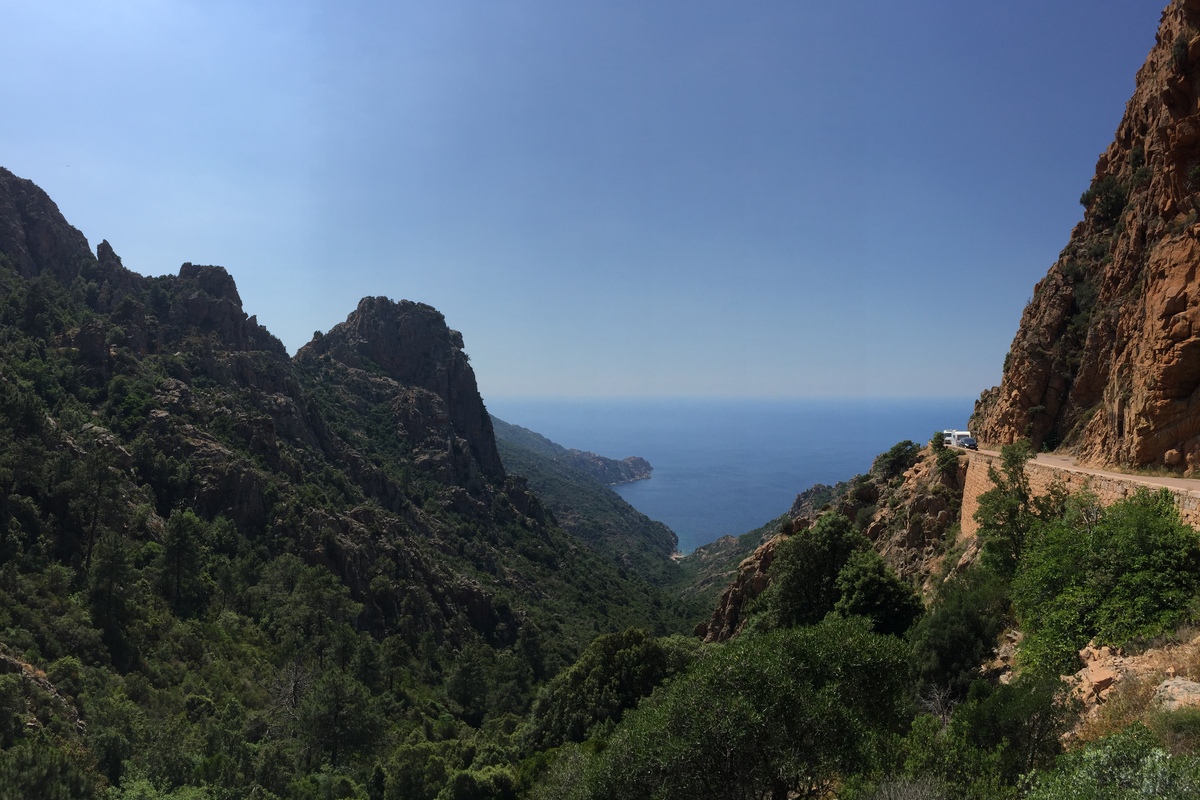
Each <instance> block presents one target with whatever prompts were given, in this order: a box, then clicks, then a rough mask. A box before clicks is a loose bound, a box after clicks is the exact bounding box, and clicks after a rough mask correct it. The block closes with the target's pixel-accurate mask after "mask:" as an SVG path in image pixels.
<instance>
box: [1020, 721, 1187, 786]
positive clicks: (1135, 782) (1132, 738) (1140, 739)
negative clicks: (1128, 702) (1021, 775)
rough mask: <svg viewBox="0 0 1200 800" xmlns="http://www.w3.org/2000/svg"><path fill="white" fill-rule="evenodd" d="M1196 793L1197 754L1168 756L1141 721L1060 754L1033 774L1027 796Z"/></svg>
mask: <svg viewBox="0 0 1200 800" xmlns="http://www.w3.org/2000/svg"><path fill="white" fill-rule="evenodd" d="M1198 792H1200V759H1196V758H1195V757H1193V756H1174V757H1172V756H1170V755H1168V754H1167V753H1166V752H1165V751H1163V750H1162V749H1161V748H1159V747H1158V746H1157V743H1156V742H1155V741H1154V736H1153V735H1152V734H1151V733H1150V731H1148V730H1146V728H1145V727H1143V726H1142V725H1134V726H1132V727H1131V728H1129V729H1128V730H1126V731H1123V732H1122V733H1118V734H1116V735H1115V736H1110V737H1108V738H1107V739H1101V740H1100V741H1098V742H1095V743H1093V744H1091V745H1088V746H1087V747H1085V748H1084V749H1082V750H1079V751H1076V752H1073V753H1068V754H1066V755H1064V756H1063V757H1062V758H1061V759H1060V760H1059V763H1058V768H1057V769H1055V770H1053V771H1049V772H1044V773H1039V774H1037V775H1034V776H1033V779H1032V780H1031V781H1030V791H1029V793H1028V794H1027V795H1026V798H1027V800H1110V799H1111V800H1143V799H1144V800H1151V798H1157V799H1160V800H1184V799H1185V798H1194V797H1196V796H1197V793H1198Z"/></svg>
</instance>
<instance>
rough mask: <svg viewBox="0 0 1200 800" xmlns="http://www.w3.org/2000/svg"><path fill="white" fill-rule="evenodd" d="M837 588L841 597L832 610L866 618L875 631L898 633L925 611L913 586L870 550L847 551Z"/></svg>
mask: <svg viewBox="0 0 1200 800" xmlns="http://www.w3.org/2000/svg"><path fill="white" fill-rule="evenodd" d="M837 588H838V591H839V593H840V594H841V596H840V597H839V598H838V600H837V602H836V603H834V605H833V610H834V611H837V612H838V613H839V614H843V615H847V616H849V615H855V614H857V615H859V616H862V617H866V618H867V619H869V620H871V624H872V625H873V626H874V628H875V631H876V632H877V633H886V634H891V635H893V636H900V635H902V634H903V633H904V632H905V631H907V630H908V629H909V628H910V627H912V624H913V623H914V622H915V621H916V620H917V618H918V617H920V616H921V613H922V612H923V611H924V610H925V607H924V606H923V605H922V604H921V598H920V597H918V596H917V593H916V591H914V590H913V587H911V586H909V585H908V584H907V583H905V582H904V581H902V580H900V578H899V577H897V576H896V573H895V571H893V570H892V568H891V567H889V566H888V565H887V563H886V562H885V561H884V560H883V558H881V557H880V555H879V554H878V553H876V552H875V551H874V550H857V551H855V552H853V553H851V554H850V557H849V559H847V561H846V565H845V566H844V567H842V569H841V571H840V572H838V576H837Z"/></svg>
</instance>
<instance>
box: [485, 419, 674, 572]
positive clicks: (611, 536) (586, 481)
mask: <svg viewBox="0 0 1200 800" xmlns="http://www.w3.org/2000/svg"><path fill="white" fill-rule="evenodd" d="M492 426H493V429H494V430H495V432H496V444H497V446H498V447H499V449H500V456H501V459H502V460H503V462H504V466H505V469H506V470H507V471H508V472H509V473H510V474H512V475H518V476H520V477H522V478H525V479H526V480H528V481H529V487H530V488H531V489H533V491H534V492H536V493H537V495H538V497H540V498H541V499H542V501H543V502H544V503H545V504H546V507H547V508H549V509H550V511H551V512H552V513H553V514H554V519H555V521H556V522H557V523H558V524H559V525H561V526H562V528H563V529H564V530H565V531H567V532H568V533H570V534H571V535H572V536H575V537H576V538H577V539H579V540H580V541H582V542H584V543H586V544H587V545H588V546H589V547H591V548H592V549H593V550H595V551H596V552H597V553H600V554H602V555H604V556H605V557H606V558H608V559H609V560H611V561H613V562H614V563H618V564H620V565H621V567H622V568H623V569H626V570H629V571H631V572H633V573H635V574H637V575H640V576H641V577H643V578H645V579H647V580H649V581H651V582H652V583H655V584H657V585H660V586H662V585H666V584H669V583H671V582H673V581H675V580H677V579H678V577H679V572H680V570H679V567H678V565H677V564H676V562H675V561H674V560H673V556H674V555H675V552H676V548H677V547H678V546H679V538H678V537H677V536H676V535H675V532H674V531H672V530H671V529H670V528H668V527H667V526H666V525H664V524H663V523H661V522H657V521H655V520H652V519H650V518H649V517H647V516H646V515H645V514H643V513H641V512H640V511H638V510H637V509H635V508H634V507H633V506H631V505H629V504H628V503H626V502H625V501H624V500H623V499H622V498H621V496H620V495H619V494H617V493H616V492H614V491H613V490H612V489H611V488H609V485H608V484H610V483H622V482H625V481H626V480H637V479H640V478H644V477H646V476H648V475H649V473H650V465H649V464H648V463H647V462H646V461H645V460H644V459H641V458H637V457H636V456H632V457H629V458H626V459H624V460H620V461H618V460H616V459H611V458H605V457H604V456H599V455H596V454H595V453H588V452H585V451H582V450H568V449H567V448H565V447H563V446H562V445H559V444H556V443H555V442H552V441H550V440H549V439H547V438H546V437H544V436H542V435H541V434H538V433H534V432H533V431H531V430H529V429H528V428H522V427H521V426H519V425H512V424H509V423H507V422H504V421H503V420H500V419H497V418H496V417H492ZM628 476H640V477H637V478H633V477H628Z"/></svg>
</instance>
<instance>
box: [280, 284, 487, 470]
mask: <svg viewBox="0 0 1200 800" xmlns="http://www.w3.org/2000/svg"><path fill="white" fill-rule="evenodd" d="M296 361H297V363H299V364H301V365H303V366H305V367H307V368H308V369H310V370H319V369H320V368H321V364H322V362H336V364H337V365H339V367H341V369H339V370H338V371H337V374H338V377H339V380H340V381H341V382H342V383H343V385H344V387H345V389H346V392H345V399H346V401H347V402H353V400H354V397H356V396H358V397H363V396H374V397H376V402H383V403H386V404H387V405H388V407H389V408H390V409H391V412H392V414H393V415H394V416H393V421H394V423H395V425H396V431H397V432H398V433H399V434H400V435H401V436H403V437H404V439H405V440H406V444H407V445H408V446H409V447H410V448H411V451H412V453H413V455H414V458H415V459H416V462H417V463H418V465H420V466H421V467H422V468H423V469H426V470H428V471H429V472H431V473H434V474H436V475H438V476H439V479H440V480H442V481H443V482H446V483H453V484H457V485H459V486H463V487H467V488H470V489H472V490H473V491H478V490H479V489H480V488H481V486H482V481H481V478H484V477H486V478H491V479H502V478H503V477H504V466H503V465H502V464H501V463H500V454H499V453H498V452H497V450H496V440H495V437H494V435H493V431H492V421H491V419H490V417H489V416H488V413H487V409H486V408H484V405H483V399H482V398H481V397H480V396H479V389H478V388H477V386H476V383H475V372H474V371H473V370H472V369H471V366H470V364H469V363H468V360H467V355H466V353H465V352H464V351H463V340H462V334H461V333H459V332H458V331H455V330H451V329H450V328H449V327H448V326H447V325H446V320H445V318H444V317H443V316H442V315H441V314H440V313H439V312H438V311H437V310H436V309H434V308H432V307H430V306H427V305H425V304H424V303H413V302H410V301H408V300H401V301H400V302H398V303H394V302H392V301H391V300H389V299H387V298H386V297H365V298H363V299H362V300H361V301H360V302H359V304H358V308H357V309H356V310H355V311H354V313H352V314H350V316H349V317H347V318H346V321H345V322H342V323H340V324H338V325H336V326H334V328H333V329H332V330H331V331H329V332H328V333H326V334H323V335H317V336H315V337H313V340H312V341H311V342H309V343H308V344H306V345H305V346H304V347H302V348H300V351H299V352H297V353H296ZM347 368H348V369H347Z"/></svg>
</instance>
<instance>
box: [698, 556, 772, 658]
mask: <svg viewBox="0 0 1200 800" xmlns="http://www.w3.org/2000/svg"><path fill="white" fill-rule="evenodd" d="M779 542H780V539H779V538H778V537H777V538H774V539H771V540H770V541H767V542H765V543H764V544H762V545H761V546H760V547H759V548H758V549H757V550H755V551H754V555H752V556H749V557H748V558H746V559H745V560H744V561H742V563H741V564H739V565H738V569H737V576H736V577H735V578H734V579H733V581H732V582H730V584H729V586H727V587H725V591H724V592H722V593H721V599H720V600H718V601H717V608H716V610H715V611H713V616H712V619H711V620H709V621H708V622H702V623H700V624H699V625H698V626H697V627H696V631H695V633H696V635H697V636H700V637H703V638H704V641H706V642H724V641H727V640H729V639H732V638H733V637H734V636H735V635H737V633H738V632H739V631H741V629H742V626H743V625H744V624H745V623H746V619H745V611H746V607H747V606H748V605H749V603H750V601H751V600H753V599H754V598H756V597H758V596H759V595H760V594H762V593H763V590H765V589H766V588H767V585H768V583H769V582H770V576H769V574H768V573H769V571H770V569H771V564H772V563H773V562H774V561H775V547H776V545H778V544H779Z"/></svg>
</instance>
